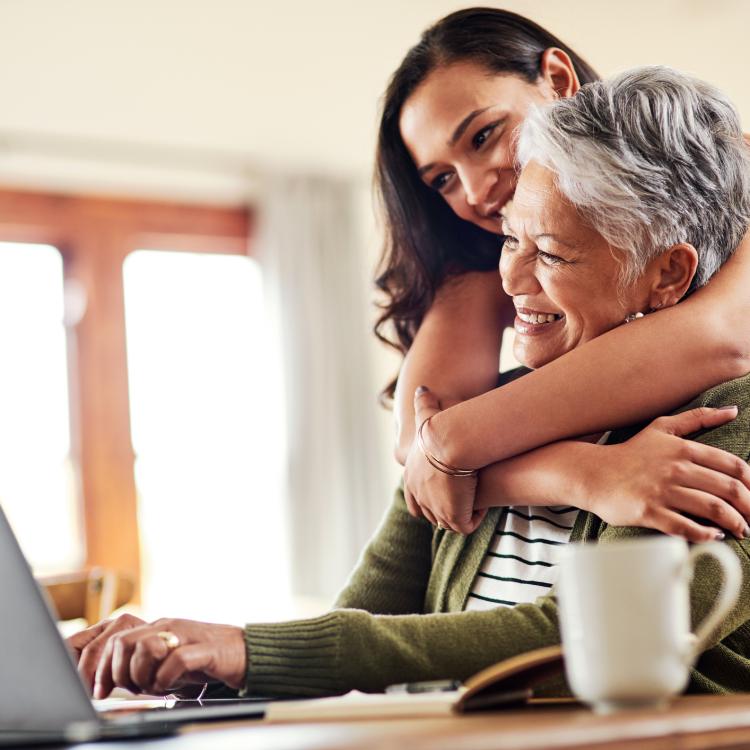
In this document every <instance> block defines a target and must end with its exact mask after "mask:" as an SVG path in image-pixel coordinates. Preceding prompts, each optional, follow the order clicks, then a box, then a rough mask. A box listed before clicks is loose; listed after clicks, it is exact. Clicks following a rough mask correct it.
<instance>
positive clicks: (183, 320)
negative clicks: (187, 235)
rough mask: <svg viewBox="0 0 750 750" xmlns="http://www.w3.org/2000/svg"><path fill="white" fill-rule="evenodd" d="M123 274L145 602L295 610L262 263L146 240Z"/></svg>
mask: <svg viewBox="0 0 750 750" xmlns="http://www.w3.org/2000/svg"><path fill="white" fill-rule="evenodd" d="M124 281H125V319H126V331H127V352H128V372H129V383H130V414H131V425H132V435H133V448H134V451H135V457H136V458H135V476H136V487H137V491H138V509H139V530H140V533H141V550H142V568H143V580H144V589H143V607H144V611H145V613H146V615H147V616H152V615H153V616H154V617H156V616H159V615H163V614H164V613H165V612H166V613H169V614H170V615H176V614H179V615H180V616H184V617H191V618H195V619H204V620H205V619H209V620H214V621H217V620H218V621H221V622H243V621H245V620H247V619H253V618H264V617H272V616H274V615H278V614H281V613H284V612H285V610H286V607H287V603H288V599H289V590H290V587H289V582H288V571H287V560H288V554H287V549H286V545H285V540H286V533H285V528H284V508H283V507H281V506H280V504H279V498H280V497H281V494H280V492H279V490H278V488H279V479H280V473H281V467H282V464H281V461H280V459H281V456H282V451H283V446H282V444H281V438H282V436H281V429H280V424H281V422H282V415H281V414H280V413H279V404H280V401H281V399H280V396H279V393H278V381H276V382H273V380H272V379H271V378H270V377H269V371H268V366H267V365H268V355H267V351H268V347H267V345H266V341H265V336H266V330H267V327H266V326H265V325H264V317H265V316H264V311H263V297H262V282H261V273H260V269H259V268H258V265H257V263H255V262H254V261H253V260H251V259H250V258H247V257H240V256H231V255H219V254H214V255H202V254H198V253H182V252H164V251H151V250H138V251H137V252H134V253H133V254H132V255H129V256H128V257H127V258H126V260H125V263H124ZM196 590H200V592H201V593H200V596H199V597H196V596H191V593H192V592H194V591H196Z"/></svg>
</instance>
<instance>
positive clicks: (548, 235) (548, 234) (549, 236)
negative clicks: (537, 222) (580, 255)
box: [531, 232, 578, 250]
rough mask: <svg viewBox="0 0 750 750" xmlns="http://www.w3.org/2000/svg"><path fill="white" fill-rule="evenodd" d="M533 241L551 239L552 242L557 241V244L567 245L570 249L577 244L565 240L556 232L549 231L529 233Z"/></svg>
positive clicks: (574, 247) (573, 248)
mask: <svg viewBox="0 0 750 750" xmlns="http://www.w3.org/2000/svg"><path fill="white" fill-rule="evenodd" d="M531 237H532V239H533V240H534V242H536V241H537V240H552V241H553V242H557V244H558V245H565V247H569V248H570V249H571V250H575V249H576V248H577V247H578V245H577V244H576V243H575V242H570V241H569V240H565V239H563V238H562V237H560V236H559V235H557V234H552V233H551V232H542V233H541V234H533V235H531Z"/></svg>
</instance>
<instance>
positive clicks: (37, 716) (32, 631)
mask: <svg viewBox="0 0 750 750" xmlns="http://www.w3.org/2000/svg"><path fill="white" fill-rule="evenodd" d="M0 602H2V610H1V611H0V677H1V679H0V746H5V747H7V746H13V747H17V746H19V745H24V744H41V743H50V742H67V743H70V742H84V741H91V740H97V739H105V738H106V739H114V738H127V737H154V736H161V735H167V734H173V733H174V732H176V731H177V728H178V727H179V725H181V724H185V723H188V722H194V721H206V720H215V719H228V718H239V717H252V718H262V717H263V716H264V715H265V712H266V706H267V703H268V702H267V700H266V699H255V698H249V699H236V700H235V699H218V700H211V699H208V700H206V699H203V700H201V701H195V700H192V701H190V700H184V701H183V700H170V701H166V700H164V701H154V702H153V703H156V704H158V707H157V706H153V707H149V708H143V709H141V710H133V711H127V710H126V711H113V712H111V713H109V712H106V711H104V712H100V711H97V710H96V708H95V706H94V704H93V703H92V701H91V700H90V699H89V696H88V693H87V691H86V688H85V687H84V685H83V683H82V681H81V679H80V677H79V675H78V670H77V669H76V666H75V663H74V661H73V658H72V656H71V654H70V652H69V651H68V648H67V646H66V645H65V641H64V640H63V638H62V636H61V635H60V632H59V630H58V628H57V624H56V621H55V618H54V616H53V615H52V613H51V609H50V606H49V605H48V603H47V598H46V595H45V593H44V592H43V591H42V590H41V589H40V587H39V586H38V584H37V582H36V581H35V579H34V576H33V575H32V572H31V568H30V567H29V565H28V563H27V562H26V559H25V558H24V556H23V553H22V552H21V548H20V547H19V545H18V542H17V541H16V538H15V536H14V535H13V532H12V530H11V528H10V525H9V523H8V519H7V518H6V516H5V513H4V512H3V510H2V507H0ZM149 705H151V704H149Z"/></svg>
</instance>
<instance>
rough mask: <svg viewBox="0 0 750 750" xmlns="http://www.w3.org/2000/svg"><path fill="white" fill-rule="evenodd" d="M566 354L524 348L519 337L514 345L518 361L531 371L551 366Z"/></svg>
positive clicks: (514, 353)
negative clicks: (551, 363)
mask: <svg viewBox="0 0 750 750" xmlns="http://www.w3.org/2000/svg"><path fill="white" fill-rule="evenodd" d="M564 353H565V352H561V351H560V352H551V351H544V350H543V349H542V348H541V347H535V346H524V345H523V343H521V342H519V341H518V337H516V341H515V343H514V345H513V356H514V357H515V358H516V361H518V363H519V364H521V365H522V366H523V367H528V368H529V369H530V370H537V369H539V368H540V367H544V365H546V364H549V363H550V362H552V361H553V360H555V359H557V358H558V357H560V356H562V355H563V354H564Z"/></svg>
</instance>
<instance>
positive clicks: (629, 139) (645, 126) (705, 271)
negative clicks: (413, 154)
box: [517, 66, 750, 289]
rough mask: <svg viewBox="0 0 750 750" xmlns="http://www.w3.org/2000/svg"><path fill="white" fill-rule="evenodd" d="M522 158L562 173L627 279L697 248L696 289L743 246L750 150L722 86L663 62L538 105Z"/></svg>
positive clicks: (568, 191)
mask: <svg viewBox="0 0 750 750" xmlns="http://www.w3.org/2000/svg"><path fill="white" fill-rule="evenodd" d="M517 154H518V156H517V158H518V161H519V163H520V165H521V166H524V165H525V164H527V163H528V162H529V161H532V160H533V161H536V162H538V163H540V164H542V165H543V166H545V167H547V168H549V169H551V170H552V171H553V172H555V173H556V179H557V185H558V188H559V190H560V191H561V193H562V194H563V195H564V196H565V197H566V198H567V199H568V200H569V201H570V202H571V203H572V204H573V205H574V206H575V207H576V208H577V209H578V211H579V212H580V214H581V215H582V216H583V218H584V219H585V220H586V221H588V222H589V223H590V224H591V226H593V227H594V229H595V230H596V231H598V232H599V233H600V234H601V235H602V236H603V237H604V239H605V240H606V241H607V242H608V243H609V244H610V245H611V246H612V247H618V248H622V249H623V250H624V251H625V253H626V256H625V258H624V268H623V277H622V278H623V283H632V281H634V280H635V279H637V278H638V276H640V274H641V273H642V272H643V270H644V269H645V267H646V265H647V263H648V262H649V261H651V260H652V259H653V258H655V257H657V256H658V255H660V254H661V253H662V252H664V251H665V250H667V249H668V248H670V247H672V246H673V245H676V244H679V243H681V242H686V243H689V244H691V245H693V246H694V247H695V248H696V250H697V251H698V258H699V260H698V268H697V271H696V275H695V278H694V279H693V283H692V285H691V289H694V288H696V287H698V286H702V285H703V284H705V283H706V282H707V281H708V280H709V279H710V278H711V277H712V276H713V275H714V274H715V273H716V271H718V270H719V268H720V267H721V265H722V264H723V263H724V262H725V261H726V260H727V258H729V256H730V255H731V254H732V253H733V252H734V250H735V249H736V248H737V245H739V243H740V241H741V239H742V237H743V235H744V233H745V231H746V229H747V226H748V222H749V221H750V150H749V149H748V147H747V145H746V144H745V142H744V139H743V135H742V129H741V127H740V118H739V116H738V114H737V111H736V110H735V108H734V106H733V105H732V103H731V102H730V101H729V100H728V99H727V97H726V96H725V95H724V94H722V93H721V92H720V91H719V90H718V89H716V88H714V87H713V86H710V85H709V84H707V83H704V82H703V81H699V80H697V79H695V78H691V77H690V76H687V75H685V74H683V73H679V72H678V71H676V70H672V69H671V68H666V67H662V66H654V67H644V68H636V69H634V70H630V71H627V72H625V73H622V74H620V75H618V76H615V77H613V78H610V79H608V80H606V81H596V82H594V83H590V84H587V85H586V86H584V87H583V88H582V89H581V90H580V91H579V92H578V93H577V94H576V95H575V96H574V97H571V98H569V99H563V100H561V101H556V102H553V103H552V104H550V105H547V106H544V107H536V108H534V109H533V110H532V111H531V112H530V113H529V116H528V117H527V119H526V121H525V123H524V125H523V126H522V129H521V132H520V134H519V140H518V150H517Z"/></svg>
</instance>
